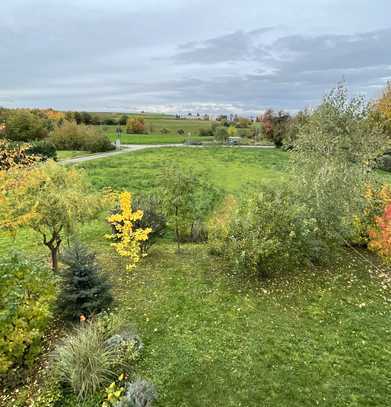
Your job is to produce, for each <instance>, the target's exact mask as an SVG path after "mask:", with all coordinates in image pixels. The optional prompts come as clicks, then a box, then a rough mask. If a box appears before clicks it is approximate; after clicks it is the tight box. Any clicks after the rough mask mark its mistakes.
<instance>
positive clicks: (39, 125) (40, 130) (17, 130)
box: [5, 110, 48, 141]
mask: <svg viewBox="0 0 391 407" xmlns="http://www.w3.org/2000/svg"><path fill="white" fill-rule="evenodd" d="M5 134H6V137H7V139H9V140H12V141H32V140H40V139H43V138H45V137H47V135H48V132H47V129H46V128H45V125H44V122H43V120H42V119H41V118H39V117H38V115H36V114H33V113H31V112H29V111H27V110H12V111H11V112H10V113H9V114H8V116H7V121H6V130H5Z"/></svg>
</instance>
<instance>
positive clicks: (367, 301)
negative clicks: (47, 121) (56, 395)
mask: <svg viewBox="0 0 391 407" xmlns="http://www.w3.org/2000/svg"><path fill="white" fill-rule="evenodd" d="M171 162H178V163H181V164H183V165H186V166H188V167H191V168H193V169H194V170H195V171H200V172H202V175H201V176H203V177H206V178H207V179H208V180H209V181H210V182H212V183H213V184H215V185H216V186H217V187H219V188H220V189H221V190H223V191H225V193H240V192H241V191H243V190H245V191H248V190H249V188H254V187H259V186H261V185H263V184H265V183H275V182H284V180H286V179H287V177H288V175H289V172H288V168H289V167H288V153H284V152H282V151H278V150H254V149H235V148H232V149H231V148H224V149H223V148H201V149H189V148H180V147H177V148H161V149H158V150H152V149H151V150H144V151H139V152H136V153H131V154H126V155H120V156H116V157H111V158H107V159H102V160H98V161H95V162H94V161H91V162H86V163H83V164H80V165H79V167H83V168H84V169H85V171H86V172H87V174H88V176H89V177H90V179H91V181H92V183H93V184H94V186H95V187H96V188H97V189H100V188H102V187H105V186H112V187H114V188H115V189H118V190H121V189H127V190H130V191H133V192H135V193H138V192H143V191H153V190H156V187H157V186H158V184H159V176H160V175H161V174H162V172H163V170H164V168H165V167H166V166H167V165H168V163H171ZM106 232H107V225H105V222H104V214H102V217H101V218H100V219H97V220H95V221H94V222H92V223H91V224H88V225H85V226H84V227H83V229H82V231H81V237H82V240H83V241H86V242H88V243H89V245H90V246H92V247H94V248H95V249H96V250H97V251H98V252H99V259H100V261H101V262H102V265H103V266H104V268H105V270H106V271H107V273H108V275H109V277H110V279H111V280H112V282H113V287H114V293H115V298H116V305H117V310H116V313H117V314H119V315H121V316H122V317H123V318H125V319H126V320H128V321H129V322H131V323H134V324H135V326H137V328H138V331H139V334H140V336H141V337H142V339H143V341H144V343H145V349H144V354H143V359H142V360H141V361H140V362H139V364H138V365H137V366H136V373H137V375H138V376H141V377H144V378H146V379H149V380H151V381H152V382H153V383H155V384H156V386H157V389H158V392H159V394H160V400H159V403H158V406H161V407H163V406H164V407H174V406H175V407H176V406H181V407H197V406H199V407H201V406H202V407H203V406H214V407H219V406H222V407H223V406H224V407H231V406H232V407H237V406H243V407H252V406H254V407H258V406H278V407H279V406H289V407H291V406H292V407H294V406H298V407H299V406H300V407H301V406H308V407H313V406H317V405H319V406H330V407H334V406H363V407H364V406H365V407H366V406H388V405H391V393H390V382H389V372H390V370H391V357H390V356H391V344H390V341H389V337H390V334H391V327H390V320H389V315H390V311H391V309H390V308H391V306H390V305H391V303H390V301H389V292H388V291H384V290H386V289H384V288H382V286H381V284H380V282H379V281H378V279H377V278H376V276H375V273H373V270H371V267H370V266H368V264H367V263H363V262H362V261H361V260H359V259H358V258H357V257H356V256H355V255H354V254H353V253H352V252H350V251H343V252H342V253H341V255H340V257H339V258H338V259H336V261H335V264H334V265H333V267H329V268H312V269H307V270H299V271H298V272H296V273H291V274H289V275H284V276H279V277H276V278H274V279H272V280H270V281H260V282H255V281H251V282H250V281H247V280H246V279H244V278H240V277H239V276H236V275H232V274H231V273H230V270H227V269H226V266H225V265H224V263H222V262H221V260H220V259H219V258H216V257H213V256H211V255H210V254H209V253H208V250H207V246H206V245H204V244H198V245H195V244H188V245H184V250H183V251H182V252H181V253H180V254H178V253H177V252H176V249H175V244H174V242H172V241H171V240H170V239H169V238H168V237H167V238H164V239H162V240H160V241H159V242H158V243H157V244H155V245H154V246H153V247H152V249H151V251H150V253H149V255H148V256H147V257H146V258H145V259H144V260H143V261H142V263H141V264H140V265H139V266H138V267H137V268H136V270H135V271H133V272H126V271H125V268H124V263H123V262H122V261H121V260H120V259H118V257H117V256H115V255H114V253H113V252H112V249H111V248H110V247H109V244H108V243H107V241H105V239H104V234H105V233H106ZM29 237H30V239H29ZM11 242H12V241H10V240H9V239H8V240H7V239H5V238H3V239H1V240H0V251H1V252H3V253H5V252H8V251H9V247H10V244H11ZM12 244H13V245H15V246H17V247H23V248H24V249H26V250H29V251H31V250H34V251H35V250H37V248H38V247H39V246H37V245H36V244H35V243H32V240H31V234H27V233H25V234H24V235H23V234H22V236H20V237H18V238H17V241H16V242H12ZM44 250H45V249H42V248H41V249H39V250H38V251H40V253H44ZM91 405H93V404H91Z"/></svg>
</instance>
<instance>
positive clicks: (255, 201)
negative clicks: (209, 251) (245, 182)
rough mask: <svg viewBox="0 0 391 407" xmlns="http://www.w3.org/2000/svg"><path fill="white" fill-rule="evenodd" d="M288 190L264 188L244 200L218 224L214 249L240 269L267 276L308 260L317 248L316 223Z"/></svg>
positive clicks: (259, 275) (258, 275)
mask: <svg viewBox="0 0 391 407" xmlns="http://www.w3.org/2000/svg"><path fill="white" fill-rule="evenodd" d="M307 213H308V211H307V208H306V207H305V206H304V205H300V204H299V203H297V202H296V199H295V197H294V196H293V194H292V193H290V192H288V191H285V190H282V191H278V190H277V191H275V190H268V189H266V190H265V191H263V192H261V193H259V194H257V195H255V196H253V197H251V198H249V199H247V200H245V201H244V202H242V204H241V205H240V206H239V208H238V209H237V210H236V211H235V212H233V213H232V215H231V219H230V220H229V223H228V226H226V225H224V224H223V225H220V234H219V235H218V234H215V238H217V241H220V243H219V244H217V245H216V240H215V241H214V243H213V244H214V248H215V247H217V248H218V250H220V253H221V254H222V255H223V256H224V257H225V258H226V259H227V260H228V262H230V263H231V264H232V266H233V267H234V268H235V269H236V270H238V271H242V272H246V273H250V274H252V275H255V276H257V277H268V276H270V275H271V274H272V273H275V272H284V271H287V270H289V269H292V268H294V267H296V266H298V265H302V263H303V262H305V261H306V260H308V259H309V258H310V257H311V255H312V254H313V253H314V252H315V251H316V249H317V244H316V242H317V239H316V235H315V230H316V223H315V221H314V220H313V219H311V218H309V217H307Z"/></svg>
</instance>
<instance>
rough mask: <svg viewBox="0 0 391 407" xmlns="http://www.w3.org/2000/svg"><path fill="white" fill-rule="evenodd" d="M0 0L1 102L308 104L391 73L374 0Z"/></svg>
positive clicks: (127, 107)
mask: <svg viewBox="0 0 391 407" xmlns="http://www.w3.org/2000/svg"><path fill="white" fill-rule="evenodd" d="M2 3H4V4H2V8H3V11H2V13H1V14H0V55H1V57H0V62H1V63H0V105H5V106H11V107H12V106H38V107H49V106H52V107H55V108H59V109H88V110H112V111H119V110H121V111H131V110H137V109H139V110H154V111H167V112H179V111H188V110H191V111H198V110H199V111H200V112H207V111H212V112H224V111H229V112H232V111H237V112H243V113H248V114H250V113H253V112H256V111H260V110H263V109H265V108H267V107H273V108H276V109H280V108H281V109H289V110H297V109H301V108H303V107H305V106H308V105H314V104H316V103H318V102H319V100H320V98H321V97H322V95H323V94H324V93H325V92H326V91H327V90H328V89H330V88H331V87H333V86H334V85H335V84H336V83H337V82H338V81H341V80H345V81H346V82H347V84H348V86H349V87H350V88H351V89H352V90H353V91H354V92H360V93H364V94H366V95H367V96H368V97H373V96H375V95H377V94H378V92H379V91H380V89H381V87H382V86H384V83H385V82H386V81H387V80H388V79H391V53H390V52H388V49H387V48H388V44H390V43H391V24H390V25H387V19H386V18H385V16H386V15H389V14H390V12H391V5H390V3H389V2H388V1H383V0H379V1H378V3H377V8H376V9H375V8H374V7H373V3H372V2H370V1H369V0H368V1H367V0H356V1H355V2H352V1H351V0H345V1H342V2H341V1H339V2H337V1H336V0H335V1H334V0H329V1H325V0H319V1H318V2H317V5H316V6H317V7H314V5H313V2H312V1H311V0H286V1H284V2H283V1H275V2H273V4H271V5H264V4H262V5H261V3H260V2H259V1H256V0H245V1H242V2H240V3H239V2H236V1H234V0H228V1H227V2H225V4H224V7H223V6H221V5H213V4H212V5H211V4H210V2H206V1H203V0H201V1H193V0H189V1H187V2H186V4H183V3H184V2H181V1H176V0H171V1H169V0H155V1H153V0H147V1H145V2H141V3H139V4H138V5H135V4H132V3H134V2H126V1H123V0H113V1H112V2H110V7H109V5H108V3H107V2H104V1H103V0H102V1H100V0H96V1H89V0H86V1H84V2H78V1H76V0H69V1H67V2H62V1H59V0H54V1H49V0H35V1H34V2H33V1H32V0H3V2H2ZM341 3H343V4H341ZM278 6H279V7H280V8H278ZM353 7H354V11H355V14H354V16H353V15H352V14H351V12H352V8H353ZM300 10H302V12H299V11H300ZM345 15H346V18H345V19H344V18H343V17H344V16H345ZM348 15H350V16H351V17H350V18H348V17H347V16H348ZM294 23H296V24H294Z"/></svg>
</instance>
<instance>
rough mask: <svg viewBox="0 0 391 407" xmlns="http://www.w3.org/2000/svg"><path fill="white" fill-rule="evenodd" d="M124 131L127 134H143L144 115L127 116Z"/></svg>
mask: <svg viewBox="0 0 391 407" xmlns="http://www.w3.org/2000/svg"><path fill="white" fill-rule="evenodd" d="M126 132H127V133H128V134H144V133H145V120H144V117H142V116H140V117H137V116H136V117H129V118H128V121H127V123H126Z"/></svg>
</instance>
